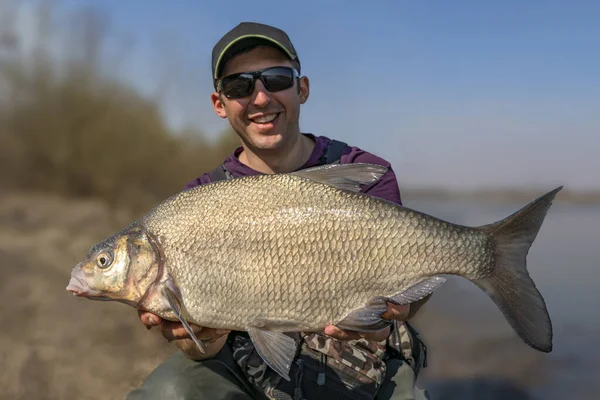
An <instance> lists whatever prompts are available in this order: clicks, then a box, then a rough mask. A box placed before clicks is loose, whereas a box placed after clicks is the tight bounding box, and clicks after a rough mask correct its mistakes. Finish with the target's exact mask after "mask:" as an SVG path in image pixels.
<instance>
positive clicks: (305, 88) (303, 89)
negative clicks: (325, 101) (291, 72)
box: [298, 76, 310, 104]
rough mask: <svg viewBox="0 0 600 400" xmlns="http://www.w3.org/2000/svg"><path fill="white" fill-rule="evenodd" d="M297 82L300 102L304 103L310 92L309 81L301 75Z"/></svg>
mask: <svg viewBox="0 0 600 400" xmlns="http://www.w3.org/2000/svg"><path fill="white" fill-rule="evenodd" d="M299 84H300V85H299V87H298V90H299V92H300V104H304V103H306V100H308V95H309V94H310V82H309V81H308V78H307V77H306V76H303V77H302V78H300V80H299Z"/></svg>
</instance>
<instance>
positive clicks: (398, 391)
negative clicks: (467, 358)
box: [126, 345, 430, 400]
mask: <svg viewBox="0 0 600 400" xmlns="http://www.w3.org/2000/svg"><path fill="white" fill-rule="evenodd" d="M159 399H160V400H189V399H194V400H203V399H207V400H209V399H210V400H219V399H223V400H225V399H226V400H250V399H253V400H255V399H260V400H263V399H266V397H265V396H264V395H263V394H261V393H259V392H257V391H256V390H255V389H254V388H253V387H252V386H251V385H250V383H249V382H248V381H246V379H245V377H244V374H243V372H242V371H241V369H240V368H239V367H238V365H237V364H236V363H235V362H234V361H233V358H232V355H231V350H230V348H229V347H228V346H227V345H226V346H224V347H223V350H221V352H220V353H219V354H217V356H216V357H214V358H211V359H210V360H204V361H193V360H190V359H189V358H187V357H185V356H184V355H183V353H181V352H177V353H176V354H174V355H173V356H171V357H169V358H168V359H167V360H166V361H165V362H164V363H162V364H161V365H159V366H158V367H157V368H156V369H155V370H154V371H152V373H151V374H150V375H148V377H147V378H146V380H145V381H144V383H143V384H142V385H141V386H140V387H139V388H137V389H135V390H133V391H132V392H130V393H129V395H128V396H127V398H126V400H159ZM427 399H430V398H429V397H428V395H427V393H426V392H425V391H423V390H420V389H418V388H417V387H416V386H415V382H414V373H413V370H412V369H411V368H410V366H409V365H408V364H406V363H405V362H404V361H402V360H390V361H388V362H387V373H386V377H385V380H384V382H383V384H382V386H381V388H380V389H379V393H378V394H377V397H376V400H427ZM306 400H312V399H306ZM327 400H333V399H327Z"/></svg>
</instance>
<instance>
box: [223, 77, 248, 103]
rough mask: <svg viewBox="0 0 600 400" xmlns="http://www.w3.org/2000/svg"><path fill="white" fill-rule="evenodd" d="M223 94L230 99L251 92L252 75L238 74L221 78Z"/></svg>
mask: <svg viewBox="0 0 600 400" xmlns="http://www.w3.org/2000/svg"><path fill="white" fill-rule="evenodd" d="M221 85H222V90H223V94H224V95H225V96H226V97H228V98H231V99H236V98H241V97H246V96H248V95H250V93H252V89H253V86H254V85H253V78H252V75H247V74H239V75H236V76H230V77H229V76H228V77H226V78H223V81H222V82H221Z"/></svg>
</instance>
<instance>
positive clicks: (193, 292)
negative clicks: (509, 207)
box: [67, 164, 562, 380]
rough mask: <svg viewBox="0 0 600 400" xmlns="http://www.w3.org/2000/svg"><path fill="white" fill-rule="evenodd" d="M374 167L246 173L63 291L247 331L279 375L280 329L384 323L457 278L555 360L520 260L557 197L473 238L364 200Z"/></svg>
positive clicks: (108, 247) (130, 238)
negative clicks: (393, 311)
mask: <svg viewBox="0 0 600 400" xmlns="http://www.w3.org/2000/svg"><path fill="white" fill-rule="evenodd" d="M385 172H386V168H385V167H382V166H379V165H369V164H347V165H328V166H323V167H316V168H311V169H306V170H302V171H298V172H294V173H288V174H274V175H258V176H249V177H244V178H239V179H234V180H230V181H222V182H216V183H212V184H209V185H205V186H199V187H195V188H193V189H190V190H187V191H184V192H182V193H179V194H176V195H174V196H171V197H170V198H168V199H167V200H165V201H164V202H162V203H161V204H159V205H158V206H156V207H155V208H154V209H152V210H151V211H150V212H149V213H148V214H147V215H145V216H144V217H143V218H141V219H139V220H138V221H135V222H133V223H132V224H131V225H129V226H127V227H126V228H125V229H123V230H121V231H120V232H118V233H116V234H115V235H113V236H111V237H109V238H107V239H106V240H104V241H102V242H100V243H98V244H96V245H95V246H93V247H92V248H91V249H90V251H89V253H88V255H87V258H86V259H85V260H84V261H82V262H80V263H78V264H77V265H76V266H75V267H74V268H73V271H72V275H71V280H70V282H69V285H68V287H67V290H68V291H70V292H73V294H75V295H77V296H84V297H87V298H90V299H95V300H115V301H120V302H124V303H126V304H129V305H131V306H133V307H136V308H139V309H144V310H149V311H151V312H153V313H155V314H157V315H159V316H161V317H162V318H164V319H167V320H174V321H177V320H180V321H181V322H182V323H183V324H184V326H185V327H186V328H187V329H188V331H189V332H190V334H191V336H192V338H193V339H194V340H195V341H196V344H197V345H198V347H199V348H200V350H201V351H204V349H203V346H202V344H201V343H200V342H199V341H198V340H197V339H196V337H195V335H194V334H193V332H192V331H191V329H189V325H188V323H195V324H198V325H201V326H205V327H211V328H218V329H231V330H241V331H247V332H248V333H249V335H250V338H251V339H252V342H253V343H254V346H255V348H256V349H257V351H258V353H259V354H260V356H261V357H262V358H263V359H264V360H265V362H266V363H267V364H268V365H269V366H270V367H271V368H273V369H274V370H275V371H277V372H278V373H279V374H280V375H282V376H283V377H284V378H286V379H288V380H289V376H288V372H289V368H290V365H291V362H292V361H293V358H294V357H295V354H296V349H297V344H296V342H295V341H294V339H293V338H292V337H290V335H286V334H284V333H283V332H298V331H301V332H314V331H320V330H322V329H323V328H324V327H325V326H326V325H328V324H333V325H337V326H338V327H340V328H342V329H348V330H355V331H376V330H380V329H383V328H385V327H386V326H388V324H389V321H385V320H383V319H382V318H381V315H382V314H383V313H384V312H385V311H386V309H387V302H388V301H391V302H393V303H397V304H407V303H411V302H414V301H416V300H419V299H421V298H423V297H424V296H427V295H429V294H430V293H432V292H433V291H434V290H435V289H436V288H438V287H439V286H440V285H442V284H443V282H444V281H445V278H444V277H443V276H440V275H445V274H452V275H458V276H461V277H464V278H466V279H468V280H470V281H471V282H474V283H475V284H476V285H478V286H479V287H480V288H481V289H482V290H484V291H485V292H486V293H487V294H488V295H489V296H490V297H491V298H492V299H493V301H494V302H495V303H496V305H497V306H498V307H499V308H500V310H501V311H502V312H503V314H504V316H505V317H506V319H507V321H508V322H509V323H510V324H511V326H512V327H513V329H514V330H515V331H516V332H517V333H518V335H520V337H521V338H522V339H523V340H524V341H525V342H526V343H527V344H528V345H530V346H531V347H533V348H535V349H537V350H540V351H544V352H549V351H551V349H552V325H551V321H550V317H549V315H548V312H547V309H546V305H545V302H544V300H543V298H542V296H541V294H540V293H539V291H538V290H537V289H536V286H535V284H534V282H533V281H532V280H531V278H530V276H529V274H528V272H527V268H526V256H527V254H528V251H529V249H530V246H531V245H532V243H533V241H534V239H535V237H536V235H537V233H538V231H539V229H540V227H541V225H542V222H543V220H544V218H545V216H546V213H547V211H548V209H549V208H550V206H551V204H552V201H553V200H554V197H555V195H556V194H557V192H558V191H559V190H560V189H561V188H562V187H559V188H557V189H555V190H553V191H551V192H549V193H547V194H545V195H544V196H542V197H540V198H538V199H537V200H535V201H533V202H531V203H530V204H529V205H527V206H525V207H523V208H522V209H521V210H519V211H518V212H516V213H514V214H513V215H511V216H509V217H507V218H505V219H503V220H501V221H498V222H496V223H493V224H489V225H485V226H479V227H467V226H461V225H456V224H452V223H449V222H446V221H443V220H440V219H438V218H435V217H432V216H430V215H427V214H423V213H420V212H417V211H413V210H411V209H409V208H405V207H401V206H399V205H397V204H394V203H391V202H389V201H386V200H382V199H379V198H375V197H373V196H368V195H366V194H363V193H360V192H359V191H360V189H361V187H363V185H368V184H370V183H373V182H375V181H376V180H377V179H379V178H380V177H381V176H382V175H383V174H384V173H385Z"/></svg>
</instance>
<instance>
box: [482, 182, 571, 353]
mask: <svg viewBox="0 0 600 400" xmlns="http://www.w3.org/2000/svg"><path fill="white" fill-rule="evenodd" d="M561 189H562V186H560V187H558V188H556V189H554V190H553V191H551V192H548V193H546V194H545V195H543V196H541V197H539V198H538V199H536V200H534V201H532V202H531V203H529V204H528V205H526V206H525V207H523V208H522V209H520V210H519V211H517V212H516V213H514V214H513V215H511V216H509V217H507V218H505V219H503V220H501V221H498V222H496V223H494V224H490V225H485V226H482V227H481V229H483V230H484V231H485V232H487V233H488V234H489V235H490V236H491V238H492V240H493V242H494V245H495V266H494V270H493V272H492V273H491V275H490V276H488V277H486V278H483V279H479V280H476V281H475V282H474V283H475V284H476V285H478V286H479V287H480V288H481V289H482V290H483V291H485V292H486V293H487V294H488V296H490V297H491V298H492V300H493V301H494V302H495V303H496V305H497V306H498V307H499V308H500V310H501V311H502V313H503V314H504V316H505V318H506V319H507V321H508V322H509V323H510V325H511V326H512V327H513V329H514V330H515V331H516V332H517V334H518V335H519V336H520V337H521V338H522V339H523V340H524V341H525V343H527V344H528V345H530V346H531V347H533V348H534V349H537V350H540V351H543V352H550V351H552V322H551V321H550V316H549V315H548V310H547V309H546V303H545V302H544V299H543V297H542V295H541V294H540V292H539V291H538V290H537V288H536V286H535V283H534V282H533V280H532V279H531V277H530V276H529V273H528V272H527V260H526V258H527V254H528V253H529V249H530V247H531V245H532V243H533V241H534V240H535V238H536V236H537V234H538V231H539V229H540V227H541V226H542V223H543V222H544V218H545V217H546V213H547V212H548V209H549V208H550V206H551V205H552V202H553V200H554V197H555V196H556V194H557V193H558V192H559V191H560V190H561Z"/></svg>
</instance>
